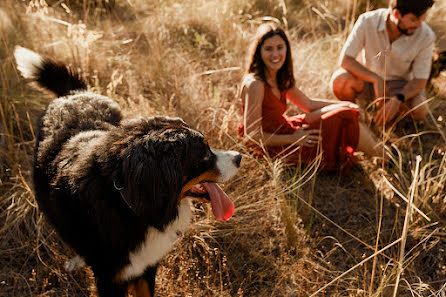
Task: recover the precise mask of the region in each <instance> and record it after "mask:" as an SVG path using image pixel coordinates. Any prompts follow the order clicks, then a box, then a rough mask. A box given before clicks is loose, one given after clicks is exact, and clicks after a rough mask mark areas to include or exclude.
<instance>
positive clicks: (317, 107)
mask: <svg viewBox="0 0 446 297" xmlns="http://www.w3.org/2000/svg"><path fill="white" fill-rule="evenodd" d="M248 58H249V60H248V64H247V66H248V67H247V70H246V74H245V76H244V78H243V81H242V84H241V89H240V97H241V99H242V102H243V104H242V108H243V123H242V124H241V125H240V127H239V134H240V135H241V136H243V137H244V138H245V140H246V144H247V146H248V147H249V148H250V149H251V150H252V152H253V153H254V155H256V156H259V155H264V154H267V155H269V156H270V157H272V158H283V160H284V161H285V162H286V164H288V165H292V164H300V163H303V164H309V163H311V162H312V161H313V160H314V159H315V158H316V156H317V155H318V152H320V150H321V149H322V152H323V154H322V162H321V167H322V168H323V169H325V170H329V171H331V170H338V169H345V168H346V167H349V165H351V160H352V158H351V156H352V154H353V152H354V151H355V150H356V149H358V150H360V151H362V152H364V153H365V154H367V155H369V156H379V153H380V151H379V149H378V144H377V142H376V141H375V139H374V137H373V134H372V132H371V131H370V130H369V129H368V128H367V126H365V125H364V124H363V123H360V122H359V121H358V114H359V107H358V106H357V105H356V104H353V103H350V102H348V103H347V102H340V101H337V100H326V99H313V98H309V97H307V96H306V95H305V94H303V93H302V92H301V91H300V90H299V89H298V88H297V87H296V85H295V79H294V74H293V62H292V57H291V48H290V42H289V39H288V37H287V35H286V34H285V32H284V31H283V30H282V29H281V28H280V27H278V26H277V25H276V24H274V23H266V24H263V25H261V26H260V27H259V28H258V30H257V35H256V38H255V40H254V42H253V45H252V51H251V53H250V55H249V57H248ZM287 100H289V101H291V103H293V104H294V105H296V106H297V107H299V108H300V109H301V110H303V111H304V112H305V113H304V114H299V115H296V116H286V115H284V113H285V111H286V109H287Z"/></svg>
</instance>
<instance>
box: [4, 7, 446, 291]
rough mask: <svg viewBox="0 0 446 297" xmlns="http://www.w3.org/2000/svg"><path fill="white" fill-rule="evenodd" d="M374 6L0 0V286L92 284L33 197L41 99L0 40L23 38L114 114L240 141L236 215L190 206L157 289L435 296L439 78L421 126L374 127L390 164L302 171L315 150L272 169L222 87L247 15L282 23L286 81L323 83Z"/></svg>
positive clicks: (240, 50)
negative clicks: (389, 145) (245, 140)
mask: <svg viewBox="0 0 446 297" xmlns="http://www.w3.org/2000/svg"><path fill="white" fill-rule="evenodd" d="M437 2H439V1H437ZM386 4H387V1H384V0H383V1H368V0H349V1H340V0H332V1H317V2H316V1H310V0H300V1H291V0H255V1H241V0H228V1H217V0H208V1H204V0H198V1H190V0H182V1H170V0H168V1H155V0H144V1H143V0H132V1H127V0H115V1H106V0H105V1H102V0H96V1H87V0H67V1H56V0H51V1H50V0H46V1H44V0H27V1H14V0H5V1H3V2H2V3H1V4H0V38H1V39H0V40H1V46H0V59H1V60H0V61H1V62H0V63H1V71H0V83H1V84H0V85H1V90H0V94H1V102H0V122H1V125H0V168H1V172H0V209H1V214H0V219H1V225H0V226H1V229H0V231H1V233H0V236H1V238H2V241H1V243H0V295H2V296H3V295H4V296H36V295H37V296H89V295H94V294H95V293H94V286H93V276H92V273H91V271H90V270H89V269H83V270H79V271H76V272H74V273H67V272H65V271H64V268H63V264H64V261H66V260H67V259H68V258H69V257H70V256H72V254H73V252H72V251H71V250H70V249H69V247H68V246H66V245H65V244H64V243H63V242H62V241H61V240H60V239H59V238H58V236H57V234H55V233H54V231H53V229H52V227H51V226H49V225H48V224H47V223H46V221H45V218H44V217H43V216H42V214H41V213H40V212H39V211H38V208H37V205H36V203H35V201H34V197H33V193H32V185H31V184H30V168H31V167H30V166H31V163H32V151H33V143H34V140H35V126H34V124H35V122H36V119H37V117H38V115H39V113H40V112H41V111H42V110H43V109H44V106H45V105H46V104H47V103H48V102H49V101H50V100H51V98H50V97H49V96H47V95H44V94H42V93H40V92H38V91H36V90H34V89H32V88H29V87H28V86H26V85H25V84H24V82H23V80H22V79H21V78H20V77H19V75H18V73H17V71H16V69H15V64H14V61H13V55H12V52H13V49H14V46H15V45H22V46H25V47H29V48H31V49H33V50H36V51H38V52H41V53H44V54H48V55H51V56H53V57H55V58H57V59H60V60H62V61H65V62H67V63H70V64H71V65H72V66H74V67H77V68H78V69H79V71H80V72H81V74H82V75H83V76H84V77H85V78H86V79H87V81H88V82H89V84H90V88H91V89H92V90H93V91H96V92H99V93H102V94H106V95H108V96H110V97H111V98H113V99H114V100H116V101H117V102H118V103H119V104H120V105H121V106H122V108H123V109H124V112H125V114H126V116H129V117H131V116H136V115H152V114H163V115H172V116H180V117H183V118H184V119H185V120H186V121H188V122H189V123H191V124H192V125H193V126H195V127H197V128H199V129H200V130H202V131H203V132H204V134H205V135H207V136H208V138H209V139H210V142H211V144H212V145H213V146H215V147H221V148H228V149H235V150H238V151H241V152H242V153H244V155H245V157H244V161H243V167H242V169H241V172H240V174H239V175H238V177H237V178H236V179H234V180H233V181H231V182H230V183H227V184H226V185H225V190H226V192H227V193H228V194H229V195H230V196H231V198H232V199H233V201H234V203H235V204H236V208H237V209H236V213H235V216H234V217H233V218H232V219H231V220H230V221H229V222H228V223H226V224H220V223H217V222H215V220H214V219H213V218H212V216H211V215H209V210H208V209H207V206H206V205H202V204H196V205H195V206H196V212H195V224H194V226H193V228H192V229H191V230H190V231H189V232H187V234H185V236H184V237H183V239H182V240H180V242H179V243H178V244H177V246H176V247H175V249H174V250H173V251H172V252H171V253H170V254H169V255H168V256H167V257H166V259H165V260H164V262H163V263H162V264H163V265H162V266H161V267H160V270H159V275H158V278H157V289H158V294H159V295H160V296H311V295H314V296H391V294H393V292H394V291H396V290H395V288H396V285H397V286H398V288H399V289H398V291H397V292H398V293H397V295H398V296H443V295H444V294H445V286H444V283H445V282H446V269H445V265H446V260H445V257H444V250H445V248H446V239H445V234H446V233H445V231H446V229H445V219H446V207H445V205H446V201H445V187H444V185H445V180H446V159H445V157H444V152H445V150H446V141H445V138H444V133H445V122H444V121H445V119H444V114H445V113H444V111H445V110H446V104H445V101H444V98H445V97H444V92H445V86H446V79H445V78H444V76H442V77H440V78H439V79H438V80H437V81H436V82H435V87H436V88H435V91H434V92H433V93H432V94H430V96H431V97H432V98H433V100H432V101H431V103H430V104H431V106H432V107H433V109H432V115H431V117H430V118H429V119H428V121H426V123H425V124H423V125H421V126H419V124H413V123H411V122H410V121H408V120H403V121H401V122H399V123H398V124H397V125H395V126H394V127H392V128H391V129H389V130H387V131H384V133H381V131H377V133H378V135H380V136H381V137H382V138H383V139H385V140H388V141H391V142H393V143H394V144H395V149H396V151H397V152H398V154H397V155H396V156H395V158H394V161H393V163H394V164H393V165H394V166H393V168H390V169H389V168H386V167H382V166H378V165H376V164H373V163H372V162H371V161H370V160H368V159H366V158H365V159H363V160H361V161H360V162H359V165H358V166H357V167H355V168H354V169H353V170H352V172H351V173H350V175H349V176H347V177H345V176H341V175H337V174H334V175H327V174H324V173H320V172H317V162H315V163H314V164H313V166H312V167H311V166H310V167H308V168H301V167H299V168H286V167H284V166H283V165H282V164H281V162H280V160H278V161H273V160H256V159H253V158H252V157H250V156H249V155H248V154H247V152H246V150H245V149H244V147H243V146H242V145H241V142H240V140H239V139H238V138H237V136H236V129H237V126H238V124H239V123H240V121H241V114H240V102H239V101H238V100H237V99H236V98H237V96H236V94H237V88H238V84H239V81H240V78H241V76H242V74H243V73H242V72H243V70H242V68H243V64H244V55H245V53H246V50H247V45H248V44H249V41H250V40H249V39H250V38H251V36H252V33H253V32H254V30H255V28H256V26H257V25H258V24H259V23H261V22H262V21H264V20H265V19H274V20H276V21H278V22H280V23H282V25H283V26H284V27H287V28H288V32H289V35H290V37H291V40H292V48H293V58H294V61H295V74H296V78H297V81H298V85H299V87H300V88H301V89H302V90H303V91H304V92H305V93H307V94H309V95H311V96H314V97H332V95H331V93H330V91H329V88H328V81H329V79H330V76H331V73H332V72H333V71H334V70H335V68H336V65H337V59H338V54H339V52H340V49H341V47H342V43H343V41H344V40H345V37H346V35H347V34H348V32H349V29H350V28H351V26H352V24H353V22H354V20H355V19H356V17H357V16H358V15H359V14H360V13H361V12H363V11H365V10H366V9H372V8H376V7H382V6H385V5H386ZM445 9H446V4H445V3H442V2H439V3H437V4H436V7H435V8H434V9H433V10H432V12H431V14H430V17H429V20H428V21H429V23H430V24H431V25H432V27H433V28H434V29H435V30H436V32H438V33H439V34H438V33H437V35H438V36H439V37H441V36H442V34H443V33H442V32H445V30H446V24H445V23H444V20H443V18H442V15H444V14H443V12H444V11H445ZM440 39H441V38H440ZM442 94H443V95H442ZM292 111H296V110H294V109H292ZM442 116H443V118H442ZM381 134H382V135H381ZM416 155H420V156H421V161H420V162H419V163H417V162H416V159H415V157H414V156H416ZM406 209H408V210H411V211H410V212H409V213H408V215H405V213H406ZM377 239H379V240H377ZM403 242H404V245H405V247H404V246H402V245H401V244H402V243H403ZM398 247H399V248H398ZM442 294H443V295H442Z"/></svg>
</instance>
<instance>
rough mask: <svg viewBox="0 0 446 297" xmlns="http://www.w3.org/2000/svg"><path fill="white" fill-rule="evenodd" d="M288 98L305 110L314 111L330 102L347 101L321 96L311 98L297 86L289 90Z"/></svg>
mask: <svg viewBox="0 0 446 297" xmlns="http://www.w3.org/2000/svg"><path fill="white" fill-rule="evenodd" d="M287 98H288V99H289V100H290V101H291V102H292V103H293V104H294V105H296V106H297V107H299V108H300V109H302V110H303V111H305V112H312V111H315V110H317V109H321V108H322V107H324V106H327V105H330V104H339V103H341V104H344V105H345V102H341V101H339V100H329V99H319V98H310V97H307V96H306V95H305V94H304V93H302V92H301V91H300V90H299V89H298V88H297V87H296V86H294V87H293V88H291V89H290V90H288V92H287Z"/></svg>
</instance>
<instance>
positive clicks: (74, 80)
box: [16, 50, 240, 296]
mask: <svg viewBox="0 0 446 297" xmlns="http://www.w3.org/2000/svg"><path fill="white" fill-rule="evenodd" d="M19 52H20V50H19ZM31 53H32V52H31ZM34 54H35V53H34ZM21 56H23V53H22V54H20V53H19V54H16V59H17V60H18V64H19V69H20V70H21V71H22V73H25V74H24V76H25V77H26V76H28V78H31V79H32V80H35V81H37V82H38V83H39V85H40V86H42V87H44V88H46V89H48V90H50V91H52V92H53V93H55V94H56V95H57V96H62V97H60V98H57V99H55V100H54V101H52V102H51V103H50V104H49V106H48V108H47V109H46V111H45V112H44V114H43V115H42V116H41V118H40V121H39V126H38V131H39V132H38V137H37V142H36V148H35V161H34V162H35V163H34V171H33V181H34V190H35V196H36V200H37V202H38V204H39V208H40V210H41V211H43V213H45V215H46V217H47V218H48V219H49V221H50V222H51V223H52V225H53V226H54V227H55V229H56V230H57V232H58V233H59V234H60V236H61V237H62V238H63V240H64V241H66V242H67V243H68V244H69V245H70V246H71V247H73V249H74V250H75V251H76V252H77V253H78V254H79V255H80V256H82V257H83V258H84V259H85V262H86V263H87V264H88V265H90V266H91V267H92V269H93V272H94V274H95V277H96V284H97V288H98V293H99V295H100V296H125V295H126V294H127V291H128V288H129V286H132V287H133V289H134V290H135V293H134V294H136V295H139V294H141V296H153V293H154V286H155V275H156V267H157V264H156V263H155V264H152V265H148V266H147V267H145V269H144V271H141V272H135V273H133V274H128V275H127V276H126V277H123V275H124V274H125V273H124V272H125V267H127V266H129V265H131V260H130V256H129V253H131V252H135V251H138V250H139V249H140V248H141V245H142V244H143V243H144V242H145V240H146V235H147V232H148V229H150V228H154V229H151V230H157V232H158V231H159V232H161V233H162V232H167V231H166V228H168V225H169V224H171V223H172V222H173V221H175V220H176V219H177V218H178V217H179V204H180V203H181V201H182V199H183V198H184V197H185V196H197V197H198V196H200V195H201V196H203V195H204V194H203V193H201V194H196V195H194V191H193V190H192V184H191V182H192V183H194V184H195V183H200V182H203V179H206V180H205V181H209V182H216V181H217V178H216V176H218V168H216V162H217V157H216V155H215V154H214V151H213V150H211V149H210V148H209V146H208V145H207V143H206V141H205V140H204V137H203V135H202V134H201V133H200V132H198V131H196V130H194V129H193V128H191V127H190V126H188V125H187V124H186V123H184V122H183V121H182V120H181V119H179V118H167V117H160V116H158V117H142V118H136V119H129V120H123V119H122V114H121V111H120V109H119V106H118V104H117V103H115V102H113V101H112V100H111V99H110V98H108V97H104V96H100V95H97V94H93V93H89V92H86V91H85V89H86V84H85V82H84V81H83V80H82V79H81V78H80V76H79V75H77V74H76V73H73V72H71V71H70V70H68V68H67V67H65V66H64V65H63V64H58V63H55V62H53V61H51V60H49V59H47V58H40V60H39V58H36V56H34V61H33V62H26V61H25V62H23V61H20V59H22V57H21ZM25 60H26V59H25ZM36 60H37V62H36ZM27 63H28V64H27ZM21 64H22V65H21ZM23 64H25V66H23ZM21 67H22V68H26V67H29V68H31V70H29V69H25V70H23V69H21ZM26 72H28V74H27V75H26ZM233 155H234V157H233V158H232V162H233V163H234V164H235V165H234V166H236V167H237V168H238V166H239V164H240V155H238V154H233ZM209 173H212V174H209ZM204 196H206V195H204ZM205 198H206V197H205ZM180 200H181V201H180ZM181 228H182V227H181ZM169 232H170V231H169ZM148 293H150V294H151V295H145V294H148Z"/></svg>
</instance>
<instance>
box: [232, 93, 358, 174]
mask: <svg viewBox="0 0 446 297" xmlns="http://www.w3.org/2000/svg"><path fill="white" fill-rule="evenodd" d="M286 100H287V99H286V91H282V92H281V96H280V98H278V97H277V96H276V95H274V93H273V92H272V90H271V88H269V87H268V86H267V85H265V93H264V98H263V104H262V129H263V131H264V132H268V133H271V134H293V133H294V131H295V130H296V129H298V128H300V127H302V125H304V124H308V125H309V128H310V129H320V130H321V136H322V142H321V143H322V146H321V147H320V148H319V149H318V147H317V146H314V147H306V146H302V147H299V148H297V147H296V146H270V147H266V151H265V150H264V149H262V148H260V147H258V146H257V145H255V144H253V143H247V146H248V148H250V150H251V152H252V153H253V154H254V155H255V156H256V157H259V156H262V155H265V154H268V155H269V156H270V157H271V158H280V157H284V156H287V158H286V163H287V164H288V165H291V164H300V163H303V164H309V163H310V162H312V161H313V160H314V159H315V158H316V157H317V155H318V151H319V152H320V149H322V162H321V167H322V168H323V169H325V170H328V171H334V170H340V169H341V170H345V169H348V168H349V167H350V166H351V164H352V161H353V152H354V151H355V150H356V148H357V146H358V141H359V123H358V111H357V110H355V109H352V108H348V107H342V108H338V109H334V110H332V111H329V112H327V113H325V114H323V115H322V116H321V120H320V121H317V122H313V123H311V124H310V123H307V122H306V121H305V118H306V114H299V115H296V116H286V115H284V113H285V111H286V110H287V102H286ZM242 109H243V110H244V106H243V105H242ZM239 135H240V136H244V127H243V123H242V124H241V125H240V127H239ZM296 148H297V150H296ZM290 152H292V153H290Z"/></svg>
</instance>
